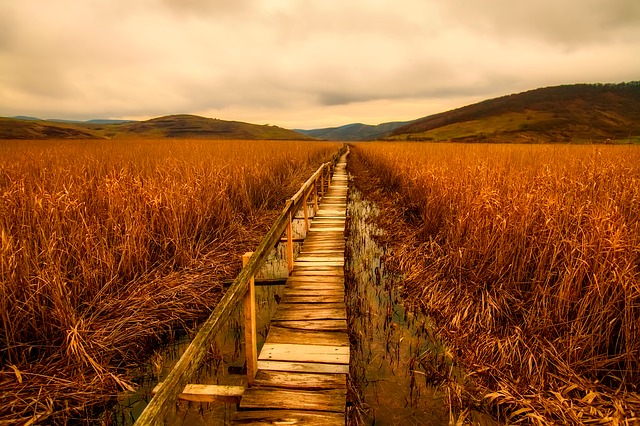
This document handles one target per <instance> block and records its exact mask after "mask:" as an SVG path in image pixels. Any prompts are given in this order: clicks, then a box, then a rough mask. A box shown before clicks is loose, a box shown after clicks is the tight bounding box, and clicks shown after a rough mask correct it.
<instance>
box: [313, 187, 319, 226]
mask: <svg viewBox="0 0 640 426" xmlns="http://www.w3.org/2000/svg"><path fill="white" fill-rule="evenodd" d="M316 214H318V179H316V180H315V181H314V182H313V216H314V217H315V215H316Z"/></svg>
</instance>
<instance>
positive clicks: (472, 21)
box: [441, 0, 640, 47]
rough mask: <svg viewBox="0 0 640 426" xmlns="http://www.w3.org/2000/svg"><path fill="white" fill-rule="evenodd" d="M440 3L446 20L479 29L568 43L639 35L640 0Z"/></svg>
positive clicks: (601, 40) (490, 32)
mask: <svg viewBox="0 0 640 426" xmlns="http://www.w3.org/2000/svg"><path fill="white" fill-rule="evenodd" d="M441 6H442V8H443V10H444V11H445V13H446V16H447V19H449V20H451V21H453V22H459V23H461V24H463V25H464V26H465V27H469V28H473V29H474V30H475V31H477V32H479V33H483V34H486V33H489V34H494V35H502V36H504V37H509V36H511V37H526V38H530V39H533V40H538V41H541V42H549V43H554V44H561V45H566V46H568V47H579V46H581V45H584V44H591V43H599V42H608V41H610V40H611V39H612V38H616V37H627V36H629V35H632V36H634V37H638V36H639V35H640V32H639V31H640V2H638V1H637V0H582V1H575V0H537V1H535V2H533V1H532V2H528V1H512V0H487V1H482V2H469V1H464V0H449V1H447V2H442V3H441ZM629 33H630V34H629Z"/></svg>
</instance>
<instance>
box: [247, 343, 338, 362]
mask: <svg viewBox="0 0 640 426" xmlns="http://www.w3.org/2000/svg"><path fill="white" fill-rule="evenodd" d="M258 359H259V360H262V361H290V362H318V363H322V364H349V346H321V345H300V344H297V345H296V344H290V343H276V344H273V343H271V344H265V345H264V346H263V347H262V350H261V351H260V356H259V357H258Z"/></svg>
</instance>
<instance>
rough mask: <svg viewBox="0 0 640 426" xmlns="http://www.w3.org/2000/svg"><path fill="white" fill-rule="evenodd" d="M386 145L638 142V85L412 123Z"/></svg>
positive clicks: (550, 95)
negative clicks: (409, 142) (400, 142)
mask: <svg viewBox="0 0 640 426" xmlns="http://www.w3.org/2000/svg"><path fill="white" fill-rule="evenodd" d="M387 139H389V140H426V141H441V140H452V141H466V142H476V141H477V142H484V141H487V142H525V143H531V142H570V141H577V142H586V141H592V142H605V141H607V140H618V141H633V140H636V141H639V142H640V82H631V83H621V84H574V85H564V86H555V87H547V88H541V89H536V90H531V91H528V92H523V93H518V94H513V95H509V96H503V97H500V98H496V99H490V100H486V101H483V102H479V103H477V104H473V105H469V106H465V107H462V108H458V109H454V110H451V111H448V112H443V113H440V114H435V115H430V116H427V117H424V118H421V119H418V120H415V121H413V122H411V123H409V124H407V125H405V126H401V127H398V128H396V129H395V130H393V131H392V132H391V133H390V135H389V136H388V138H387Z"/></svg>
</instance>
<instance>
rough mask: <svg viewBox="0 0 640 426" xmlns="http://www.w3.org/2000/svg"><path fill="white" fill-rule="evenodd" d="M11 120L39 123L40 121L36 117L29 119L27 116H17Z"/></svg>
mask: <svg viewBox="0 0 640 426" xmlns="http://www.w3.org/2000/svg"><path fill="white" fill-rule="evenodd" d="M11 118H15V119H16V120H28V121H39V120H40V119H39V118H37V117H29V116H28V115H17V116H15V117H11Z"/></svg>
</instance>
